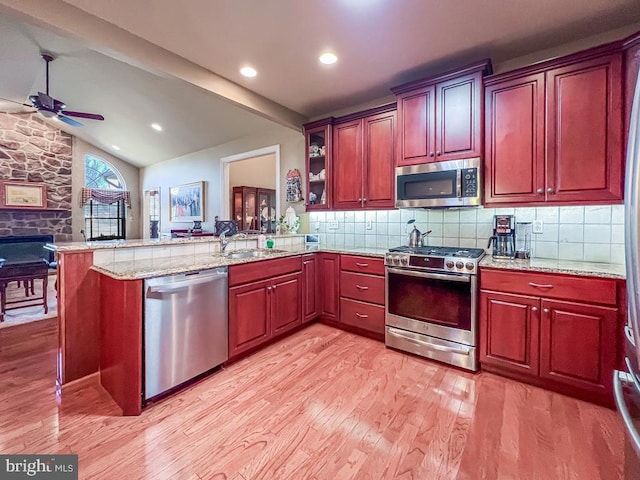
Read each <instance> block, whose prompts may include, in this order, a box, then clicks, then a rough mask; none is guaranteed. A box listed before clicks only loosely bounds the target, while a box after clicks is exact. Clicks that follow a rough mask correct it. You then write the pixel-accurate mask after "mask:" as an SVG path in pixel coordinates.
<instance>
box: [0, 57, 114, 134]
mask: <svg viewBox="0 0 640 480" xmlns="http://www.w3.org/2000/svg"><path fill="white" fill-rule="evenodd" d="M41 56H42V59H43V60H44V61H45V62H46V64H47V66H46V90H45V93H42V92H38V94H37V95H29V101H30V102H31V105H29V104H28V103H21V102H16V101H14V100H9V101H10V102H13V103H17V104H19V105H24V106H25V107H34V108H35V109H36V110H37V112H38V113H39V114H40V115H42V116H43V117H47V118H54V117H55V118H57V119H58V120H60V121H62V122H64V123H66V124H68V125H71V126H72V127H81V126H82V123H80V122H78V121H77V120H74V119H73V118H71V117H78V118H87V119H90V120H104V117H103V116H102V115H100V114H97V113H85V112H72V111H70V110H65V109H66V108H67V106H66V105H65V104H64V103H63V102H61V101H60V100H58V99H56V98H53V97H52V96H50V95H49V63H51V62H52V61H53V59H54V57H53V55H51V54H49V53H42V54H41ZM3 100H4V99H3Z"/></svg>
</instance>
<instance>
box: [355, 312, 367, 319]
mask: <svg viewBox="0 0 640 480" xmlns="http://www.w3.org/2000/svg"><path fill="white" fill-rule="evenodd" d="M356 317H358V318H369V315H365V314H364V313H358V312H356Z"/></svg>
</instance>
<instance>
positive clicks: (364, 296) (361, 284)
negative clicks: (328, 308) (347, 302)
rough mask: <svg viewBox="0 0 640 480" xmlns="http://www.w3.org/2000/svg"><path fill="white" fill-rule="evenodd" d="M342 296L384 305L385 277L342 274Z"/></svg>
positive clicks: (350, 273) (351, 273)
mask: <svg viewBox="0 0 640 480" xmlns="http://www.w3.org/2000/svg"><path fill="white" fill-rule="evenodd" d="M340 296H341V297H348V298H353V299H354V300H361V301H363V302H372V303H377V304H379V305H384V277H378V276H374V275H363V274H361V273H353V272H340Z"/></svg>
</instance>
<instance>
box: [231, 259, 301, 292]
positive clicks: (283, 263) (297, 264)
mask: <svg viewBox="0 0 640 480" xmlns="http://www.w3.org/2000/svg"><path fill="white" fill-rule="evenodd" d="M301 270H302V257H301V256H300V255H298V256H295V257H286V258H274V259H273V260H260V261H257V262H251V263H245V264H243V265H231V266H230V267H229V286H230V287H232V286H234V285H240V284H242V283H247V282H256V281H258V280H264V279H267V278H273V277H277V276H279V275H285V274H287V273H294V272H299V271H301Z"/></svg>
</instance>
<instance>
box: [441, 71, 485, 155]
mask: <svg viewBox="0 0 640 480" xmlns="http://www.w3.org/2000/svg"><path fill="white" fill-rule="evenodd" d="M481 82H482V76H481V74H479V73H478V74H472V75H465V76H462V77H459V78H456V79H453V80H448V81H446V82H441V83H438V84H437V85H436V161H441V160H456V159H459V158H468V157H477V156H480V155H481V150H480V146H481V142H482V138H481V133H482V126H481V115H480V114H481V110H482V106H481V104H480V86H481Z"/></svg>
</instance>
